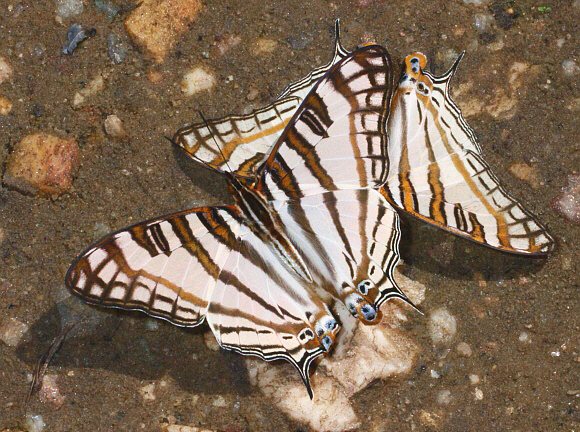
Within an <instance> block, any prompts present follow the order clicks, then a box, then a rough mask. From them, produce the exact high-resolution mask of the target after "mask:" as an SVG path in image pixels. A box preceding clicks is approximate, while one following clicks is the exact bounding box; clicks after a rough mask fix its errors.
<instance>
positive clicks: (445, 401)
mask: <svg viewBox="0 0 580 432" xmlns="http://www.w3.org/2000/svg"><path fill="white" fill-rule="evenodd" d="M437 403H438V404H439V405H449V404H450V403H451V390H441V391H440V392H439V393H437Z"/></svg>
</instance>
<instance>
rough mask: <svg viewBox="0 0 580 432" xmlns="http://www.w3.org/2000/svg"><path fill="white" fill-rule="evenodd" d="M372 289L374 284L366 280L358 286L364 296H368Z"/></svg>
mask: <svg viewBox="0 0 580 432" xmlns="http://www.w3.org/2000/svg"><path fill="white" fill-rule="evenodd" d="M371 288H372V283H371V281H370V280H368V279H366V280H364V281H361V282H359V284H358V291H359V292H360V293H361V294H362V295H365V296H366V295H368V293H369V291H370V290H371Z"/></svg>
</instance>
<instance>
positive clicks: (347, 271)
mask: <svg viewBox="0 0 580 432" xmlns="http://www.w3.org/2000/svg"><path fill="white" fill-rule="evenodd" d="M272 204H273V206H274V208H276V209H277V213H278V215H279V217H280V220H281V221H282V225H283V226H284V229H285V231H286V234H287V235H288V237H289V238H290V239H291V240H292V242H293V243H294V245H295V246H296V248H297V249H298V250H299V251H300V253H301V255H302V256H303V257H304V258H305V261H306V264H307V266H308V269H309V271H310V274H311V275H312V278H313V279H314V281H315V283H316V284H317V285H318V286H320V287H322V288H324V289H325V290H326V291H327V292H329V293H331V294H332V295H333V296H334V297H335V298H339V299H341V300H342V301H343V302H344V303H345V305H346V306H347V308H348V309H349V311H350V312H351V313H352V314H353V315H355V316H357V317H359V318H360V319H361V320H362V321H363V322H365V323H367V324H372V323H377V322H380V321H381V319H380V311H379V307H380V306H381V305H382V304H383V303H384V302H386V301H387V300H388V299H390V298H393V297H396V298H400V299H403V300H405V301H408V299H407V297H406V296H405V295H404V294H403V292H402V291H401V290H400V289H399V288H398V286H397V284H396V283H395V280H394V278H393V270H394V268H395V266H396V265H397V263H398V261H399V239H400V230H399V218H398V214H397V212H396V211H395V210H394V209H393V208H392V207H391V205H390V204H389V203H388V201H387V200H386V199H385V198H384V197H383V196H382V195H381V194H380V192H379V191H377V190H374V189H359V190H338V191H334V192H326V193H323V194H316V195H309V196H306V197H304V198H301V199H298V200H290V201H279V202H278V201H274V202H273V203H272Z"/></svg>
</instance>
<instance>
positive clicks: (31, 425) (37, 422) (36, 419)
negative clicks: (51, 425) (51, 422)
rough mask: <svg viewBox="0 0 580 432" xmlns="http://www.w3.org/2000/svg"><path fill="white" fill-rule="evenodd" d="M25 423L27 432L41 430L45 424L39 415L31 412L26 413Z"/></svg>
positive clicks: (38, 431) (40, 431) (39, 431)
mask: <svg viewBox="0 0 580 432" xmlns="http://www.w3.org/2000/svg"><path fill="white" fill-rule="evenodd" d="M26 425H27V426H28V431H29V432H42V431H43V430H44V426H45V424H44V420H43V419H42V416H41V415H32V414H26Z"/></svg>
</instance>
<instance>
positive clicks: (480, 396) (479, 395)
mask: <svg viewBox="0 0 580 432" xmlns="http://www.w3.org/2000/svg"><path fill="white" fill-rule="evenodd" d="M475 399H476V400H483V392H482V391H481V390H480V389H478V388H476V389H475Z"/></svg>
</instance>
